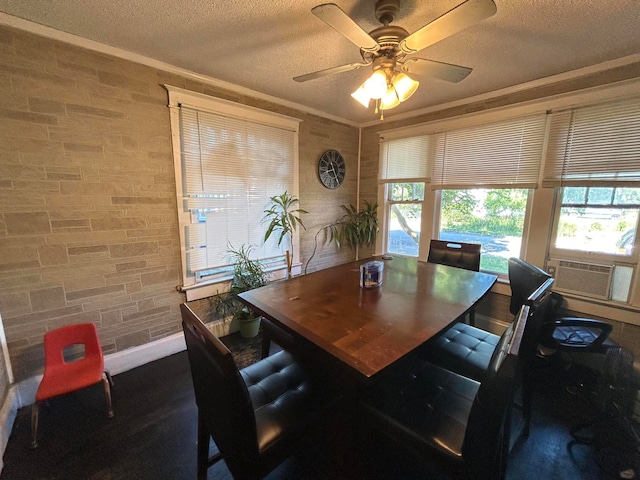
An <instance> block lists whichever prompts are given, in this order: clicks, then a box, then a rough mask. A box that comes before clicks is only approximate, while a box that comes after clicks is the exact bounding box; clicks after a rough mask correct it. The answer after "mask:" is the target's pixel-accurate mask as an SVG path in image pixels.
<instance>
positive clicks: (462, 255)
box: [427, 240, 482, 272]
mask: <svg viewBox="0 0 640 480" xmlns="http://www.w3.org/2000/svg"><path fill="white" fill-rule="evenodd" d="M481 248H482V245H480V244H478V243H462V242H447V241H446V240H431V244H430V245H429V257H428V258H427V261H428V262H431V263H439V264H440V265H448V266H450V267H458V268H464V269H465V270H473V271H474V272H479V271H480V249H481Z"/></svg>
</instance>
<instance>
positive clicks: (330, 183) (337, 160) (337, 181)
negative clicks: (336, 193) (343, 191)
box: [318, 150, 345, 189]
mask: <svg viewBox="0 0 640 480" xmlns="http://www.w3.org/2000/svg"><path fill="white" fill-rule="evenodd" d="M344 173H345V164H344V157H343V156H342V154H341V153H340V152H338V151H337V150H327V151H326V152H324V153H323V154H322V155H321V156H320V161H318V175H319V176H320V182H321V183H322V185H324V186H325V187H327V188H332V189H333V188H338V187H339V186H340V185H342V182H344Z"/></svg>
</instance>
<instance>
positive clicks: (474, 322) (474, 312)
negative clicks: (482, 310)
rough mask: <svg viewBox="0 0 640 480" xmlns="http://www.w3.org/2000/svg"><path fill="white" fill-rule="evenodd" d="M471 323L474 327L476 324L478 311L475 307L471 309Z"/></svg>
mask: <svg viewBox="0 0 640 480" xmlns="http://www.w3.org/2000/svg"><path fill="white" fill-rule="evenodd" d="M469 325H471V326H472V327H475V326H476V311H475V309H471V310H469Z"/></svg>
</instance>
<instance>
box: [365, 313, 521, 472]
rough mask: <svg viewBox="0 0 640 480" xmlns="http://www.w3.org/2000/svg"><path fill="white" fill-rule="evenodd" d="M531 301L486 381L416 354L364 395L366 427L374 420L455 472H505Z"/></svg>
mask: <svg viewBox="0 0 640 480" xmlns="http://www.w3.org/2000/svg"><path fill="white" fill-rule="evenodd" d="M528 317H529V307H528V306H523V308H522V312H521V314H520V315H519V316H518V318H517V319H516V321H514V322H513V323H512V324H511V326H510V327H509V328H508V329H507V330H506V331H505V332H504V334H503V335H502V337H501V338H500V342H499V343H498V345H497V347H496V349H495V351H494V353H493V355H492V356H491V361H490V363H489V366H488V368H487V371H486V374H485V376H484V378H483V380H482V382H477V381H476V380H472V379H470V378H467V377H464V376H462V375H459V374H457V373H454V372H452V371H450V370H446V369H444V368H442V367H440V366H437V365H434V364H432V363H429V362H426V361H424V360H423V359H421V358H420V357H415V360H414V362H413V364H412V365H411V366H410V367H409V368H405V369H403V370H402V372H401V373H400V374H396V375H393V376H390V377H388V378H385V379H384V380H383V381H380V382H378V383H377V384H375V385H374V386H372V387H371V388H369V389H368V390H366V391H365V392H364V393H363V394H362V397H361V406H362V412H361V423H362V428H365V427H366V428H374V429H376V430H379V431H381V432H382V433H383V434H385V435H387V436H388V437H390V438H391V439H393V440H395V441H397V442H398V443H400V444H402V445H404V446H405V447H406V448H408V449H409V450H411V451H413V452H414V453H415V454H417V455H418V456H420V457H421V458H424V459H425V460H427V461H428V462H430V463H431V462H433V463H436V464H437V465H438V466H439V467H441V468H442V469H443V470H444V471H446V472H447V473H448V474H450V475H452V478H473V479H487V480H488V479H491V480H496V479H501V478H504V477H505V472H506V461H507V455H508V446H509V443H510V439H509V435H510V426H511V425H510V417H511V406H512V404H513V399H514V394H515V391H516V387H517V385H518V382H519V377H520V375H521V373H520V370H521V362H520V359H521V356H522V355H531V352H530V351H527V350H526V349H524V350H523V347H524V343H523V338H524V337H523V332H524V330H525V327H526V323H527V321H528Z"/></svg>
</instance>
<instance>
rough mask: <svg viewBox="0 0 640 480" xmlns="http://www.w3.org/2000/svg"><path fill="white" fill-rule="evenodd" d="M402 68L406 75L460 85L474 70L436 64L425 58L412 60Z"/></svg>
mask: <svg viewBox="0 0 640 480" xmlns="http://www.w3.org/2000/svg"><path fill="white" fill-rule="evenodd" d="M400 68H401V69H402V71H403V72H405V73H410V74H414V75H424V76H425V77H433V78H438V79H440V80H445V81H447V82H451V83H458V82H459V81H461V80H464V79H465V78H467V75H469V74H470V73H471V71H472V70H473V69H471V68H469V67H462V66H460V65H452V64H450V63H442V62H436V61H433V60H427V59H425V58H410V59H409V60H406V61H405V62H404V63H402V64H401V67H400Z"/></svg>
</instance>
